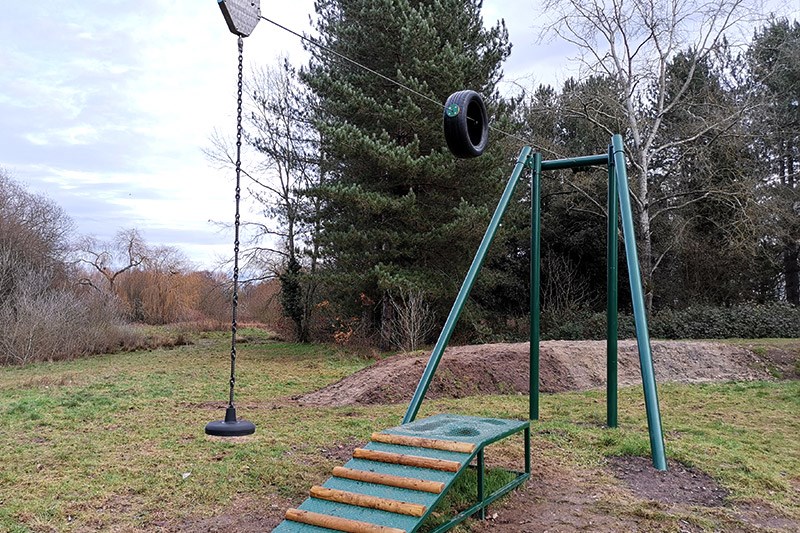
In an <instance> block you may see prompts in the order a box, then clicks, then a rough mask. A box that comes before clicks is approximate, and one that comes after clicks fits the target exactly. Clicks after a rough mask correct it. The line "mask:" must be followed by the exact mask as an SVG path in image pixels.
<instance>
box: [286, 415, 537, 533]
mask: <svg viewBox="0 0 800 533" xmlns="http://www.w3.org/2000/svg"><path fill="white" fill-rule="evenodd" d="M520 432H523V433H524V438H525V452H526V458H525V472H518V473H516V477H515V479H514V480H513V481H512V482H510V483H508V484H507V485H506V486H504V487H502V488H501V489H499V490H497V491H495V492H494V493H493V494H491V495H489V496H484V491H483V478H484V475H483V473H484V461H483V450H484V448H485V447H486V446H487V445H489V444H492V443H494V442H497V441H498V440H501V439H503V438H505V437H508V436H511V435H513V434H515V433H520ZM529 457H530V425H529V423H528V422H527V421H526V422H520V421H516V420H501V419H496V418H478V417H469V416H458V415H447V414H442V415H436V416H433V417H430V418H425V419H421V420H417V421H414V422H411V423H409V424H404V425H402V426H397V427H395V428H390V429H387V430H386V431H384V432H381V433H373V434H372V437H371V441H370V442H369V443H368V444H367V445H366V446H365V447H364V448H357V449H356V450H355V451H354V453H353V459H351V460H350V461H349V462H347V463H346V464H345V465H344V466H339V467H336V468H334V469H333V472H332V477H331V478H330V479H328V480H327V481H326V482H325V483H324V484H323V485H322V486H314V487H312V488H311V491H310V497H309V498H308V499H307V500H305V501H304V502H303V503H302V504H301V505H300V506H299V507H298V508H297V509H289V510H288V511H287V512H286V519H285V520H284V521H283V522H281V523H280V524H279V525H278V527H277V528H275V529H274V531H275V532H277V533H290V532H292V533H293V532H308V533H311V532H335V531H346V532H352V533H378V532H381V533H410V532H413V531H417V529H418V528H419V527H420V526H421V525H422V523H423V522H424V520H425V519H426V518H427V517H428V515H429V514H430V513H431V511H432V510H433V508H434V507H435V506H436V504H438V503H439V502H440V501H441V500H442V498H444V496H445V494H446V493H447V490H448V489H449V488H450V487H451V486H452V485H453V483H454V482H455V480H456V479H458V477H459V476H460V475H461V474H462V473H463V472H465V471H466V469H467V468H468V467H469V465H470V464H471V463H472V462H473V460H475V459H477V465H476V468H477V469H478V494H477V503H476V504H475V505H473V506H472V507H470V508H469V509H467V510H466V511H464V512H462V513H460V514H459V515H457V516H456V517H454V518H453V519H452V520H451V521H450V522H448V523H447V524H445V525H444V526H440V527H439V528H437V529H436V531H446V530H447V529H449V528H451V527H453V526H454V525H456V524H457V523H459V522H461V521H463V520H465V519H466V518H467V517H469V516H470V515H472V514H474V513H476V512H478V511H482V510H483V509H484V508H485V507H486V506H487V505H488V504H489V503H491V502H492V501H494V500H495V499H497V498H499V497H500V496H502V495H503V494H505V493H507V492H508V491H510V490H512V489H513V488H515V487H517V486H518V485H520V484H521V483H523V482H524V481H525V480H526V479H528V477H529V475H530V460H529Z"/></svg>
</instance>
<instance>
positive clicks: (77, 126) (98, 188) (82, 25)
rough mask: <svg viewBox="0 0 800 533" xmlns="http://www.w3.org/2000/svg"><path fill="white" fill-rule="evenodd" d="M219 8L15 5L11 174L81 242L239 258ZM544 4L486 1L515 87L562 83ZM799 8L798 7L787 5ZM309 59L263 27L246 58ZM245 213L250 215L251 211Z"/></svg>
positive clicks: (228, 61) (4, 114) (204, 3)
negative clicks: (547, 38) (507, 52)
mask: <svg viewBox="0 0 800 533" xmlns="http://www.w3.org/2000/svg"><path fill="white" fill-rule="evenodd" d="M216 4H217V3H216V1H215V0H137V1H136V2H131V1H129V0H84V1H80V2H75V1H68V0H46V1H22V2H7V3H6V5H4V6H3V9H2V15H0V166H2V167H4V168H5V169H6V170H9V171H10V172H11V173H12V175H13V176H14V177H15V178H16V179H17V180H18V181H20V182H21V183H22V184H24V185H25V186H27V187H28V188H29V189H30V190H33V191H36V192H42V193H45V194H47V195H48V196H49V197H50V198H52V199H53V200H55V201H56V203H58V204H59V205H61V206H62V207H63V208H64V209H65V210H66V211H67V213H68V214H69V215H70V216H71V217H72V219H73V220H74V221H75V223H76V225H77V230H78V232H79V233H80V234H83V235H95V236H97V237H99V238H101V239H110V238H111V237H112V236H113V234H114V233H116V231H118V230H119V229H122V228H131V227H135V228H138V229H139V230H140V231H141V232H142V234H143V236H144V237H145V239H146V240H147V242H149V243H151V244H166V245H171V246H175V247H178V248H180V249H181V250H182V251H183V252H184V253H185V254H186V255H187V256H188V257H189V258H190V259H191V260H192V261H193V262H194V263H195V266H197V267H198V268H210V267H213V266H214V265H215V264H216V262H217V258H220V257H224V256H230V255H231V253H232V244H231V243H230V241H231V232H229V231H225V230H220V229H219V228H218V226H216V225H215V224H212V223H211V222H210V221H221V222H229V221H231V220H232V218H233V175H232V173H231V172H226V171H221V170H218V169H215V168H213V166H212V165H210V164H209V163H208V161H207V160H206V158H205V156H204V155H203V152H202V150H203V148H208V147H209V146H210V143H209V137H210V136H211V134H212V133H213V131H214V130H215V129H217V130H219V131H220V132H222V133H224V134H232V133H233V132H234V131H235V130H234V128H235V106H236V103H235V83H236V80H235V76H236V38H235V36H233V35H232V34H230V33H229V32H228V30H227V27H226V25H225V22H224V19H223V17H222V15H221V13H220V10H219V7H218V6H217V5H216ZM261 4H262V13H263V14H264V15H265V16H268V17H269V18H272V19H274V20H276V21H278V22H281V23H282V24H284V25H286V26H288V27H290V28H292V29H294V30H296V31H299V32H308V31H309V18H308V17H309V14H310V13H311V12H312V11H313V1H312V0H294V1H292V2H276V1H272V0H261ZM537 4H538V1H537V0H485V1H484V19H485V20H486V22H487V24H488V23H493V22H494V21H496V20H497V19H499V18H504V19H505V20H506V23H507V25H508V28H509V34H510V38H511V41H512V43H513V44H514V48H513V52H512V56H511V59H510V60H509V62H508V63H507V64H506V66H505V71H506V74H507V75H506V78H507V79H508V80H509V81H513V80H516V79H518V78H524V77H526V76H528V75H530V74H531V73H532V72H538V73H539V75H537V76H536V80H537V81H545V82H550V81H555V82H559V81H563V79H564V78H565V77H566V76H567V75H568V74H567V71H565V70H564V65H565V62H566V55H567V54H568V51H567V50H565V49H564V48H563V47H560V46H558V45H556V44H549V45H544V44H537V36H538V30H537V29H536V28H535V27H534V24H536V23H537V22H539V21H541V17H540V16H538V15H537V13H536V12H535V5H537ZM788 4H790V7H791V9H792V10H793V11H794V12H800V0H789V2H788ZM280 53H288V54H289V57H290V59H291V60H292V61H293V62H295V63H296V64H298V65H299V64H302V63H303V62H304V61H305V56H304V54H303V52H302V47H301V46H300V43H299V42H298V39H297V38H295V37H293V36H291V35H289V34H288V33H285V32H282V31H281V30H278V29H276V28H274V27H273V26H271V25H269V24H267V23H266V22H263V21H262V22H261V23H260V24H259V26H258V27H257V28H256V30H255V31H254V32H253V34H252V35H251V36H250V37H248V38H247V39H246V40H245V63H246V64H248V65H250V64H264V63H272V62H274V59H275V57H276V56H278V54H280ZM243 216H247V214H246V213H245V214H244V215H243Z"/></svg>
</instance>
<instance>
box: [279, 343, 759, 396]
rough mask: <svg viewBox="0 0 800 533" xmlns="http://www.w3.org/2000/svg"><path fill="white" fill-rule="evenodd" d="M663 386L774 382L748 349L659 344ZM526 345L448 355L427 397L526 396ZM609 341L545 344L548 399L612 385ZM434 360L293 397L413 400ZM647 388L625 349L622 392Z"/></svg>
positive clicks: (543, 376)
mask: <svg viewBox="0 0 800 533" xmlns="http://www.w3.org/2000/svg"><path fill="white" fill-rule="evenodd" d="M652 350H653V361H654V363H655V370H656V379H657V380H658V381H659V382H665V381H673V382H682V383H698V382H710V381H734V380H740V381H749V380H757V379H770V374H769V373H768V372H767V370H766V368H765V365H764V364H763V363H762V362H761V361H760V359H759V358H758V357H757V356H756V355H755V354H754V353H753V352H750V351H749V350H745V349H743V348H738V347H734V346H730V345H727V344H722V343H714V342H691V341H653V343H652ZM528 351H529V350H528V343H518V344H484V345H480V346H456V347H453V348H448V349H447V350H446V351H445V353H444V356H443V357H442V360H441V362H440V364H439V368H438V369H437V371H436V374H435V376H434V379H433V381H432V383H431V385H430V388H429V389H428V393H427V396H426V397H427V398H462V397H464V396H474V395H479V394H527V393H528V357H529V355H528ZM605 352H606V344H605V341H546V342H543V343H542V344H541V348H540V353H541V356H540V365H539V366H540V371H539V372H540V387H541V390H542V392H562V391H567V390H587V389H596V388H602V387H604V386H605V382H606V354H605ZM428 356H429V354H424V355H415V354H411V355H397V356H394V357H390V358H388V359H384V360H383V361H379V362H378V363H375V364H374V365H372V366H369V367H367V368H365V369H363V370H360V371H359V372H356V373H355V374H353V375H351V376H348V377H346V378H345V379H343V380H341V381H339V382H337V383H334V384H332V385H329V386H328V387H325V388H324V389H320V390H318V391H315V392H312V393H309V394H306V395H303V396H299V397H297V398H295V399H296V400H297V401H298V402H299V403H300V404H302V405H312V406H314V405H327V406H339V405H352V404H378V403H399V402H406V401H408V400H409V399H410V398H411V396H412V395H413V393H414V389H415V388H416V386H417V383H418V382H419V378H420V376H422V372H423V370H424V369H425V365H426V363H427V362H428ZM638 383H641V375H640V373H639V354H638V351H637V349H636V341H633V340H628V341H620V343H619V384H620V386H626V385H636V384H638Z"/></svg>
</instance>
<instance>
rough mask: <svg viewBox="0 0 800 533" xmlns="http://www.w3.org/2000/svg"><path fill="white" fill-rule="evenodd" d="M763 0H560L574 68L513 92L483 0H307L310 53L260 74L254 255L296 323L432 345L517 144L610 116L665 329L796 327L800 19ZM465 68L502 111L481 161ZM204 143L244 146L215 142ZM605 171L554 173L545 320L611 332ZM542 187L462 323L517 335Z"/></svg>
mask: <svg viewBox="0 0 800 533" xmlns="http://www.w3.org/2000/svg"><path fill="white" fill-rule="evenodd" d="M757 8H758V6H757V5H756V4H755V3H748V2H743V1H739V0H735V1H729V0H714V2H711V3H703V4H702V5H701V4H700V3H694V2H688V3H686V2H678V1H671V0H665V1H659V2H644V1H639V0H634V1H633V2H624V3H623V2H621V1H619V0H615V1H612V2H601V1H600V0H590V1H589V2H588V3H587V2H585V1H581V0H553V1H550V2H548V3H547V5H546V6H545V9H546V11H547V12H548V13H551V14H552V13H554V14H556V16H555V18H554V19H553V20H554V22H553V23H552V26H550V27H548V28H544V33H545V34H546V35H549V36H551V37H554V38H555V39H557V40H561V41H563V42H566V43H570V44H571V45H573V46H575V47H576V49H577V50H578V54H579V60H578V61H579V63H580V64H579V67H580V68H579V72H580V74H579V75H576V76H575V77H572V78H570V79H568V80H567V81H566V82H564V83H563V85H561V86H557V87H554V86H551V85H538V86H533V87H529V88H527V89H526V90H525V91H523V92H521V93H520V92H517V93H515V94H514V95H513V96H508V95H506V94H505V93H503V92H501V91H500V90H499V89H500V85H499V83H500V81H501V79H502V67H503V62H504V60H505V59H506V58H507V57H508V55H509V53H510V49H511V45H510V43H509V41H508V34H507V31H506V28H505V25H504V23H503V22H502V21H500V22H497V23H496V24H494V25H489V26H487V25H484V23H483V20H482V16H481V2H480V1H476V0H440V1H437V2H431V1H411V0H378V1H374V0H369V1H368V0H320V1H318V2H316V3H315V10H316V17H315V18H314V22H315V24H314V31H313V33H312V34H311V35H309V39H312V40H313V41H314V44H308V45H307V46H306V48H307V50H308V52H309V54H310V57H311V59H310V60H309V62H308V63H307V64H304V65H291V64H289V63H288V61H286V60H282V61H278V62H277V64H275V65H267V66H263V67H261V68H259V69H257V73H256V75H255V76H253V77H252V78H251V80H250V81H249V82H248V83H247V87H246V93H247V94H248V96H249V100H248V102H246V108H247V113H248V120H247V122H246V125H245V132H246V141H247V144H248V145H249V147H251V148H252V149H253V153H254V154H256V156H257V157H255V158H254V160H255V161H257V162H258V163H257V164H253V165H251V166H249V167H248V168H246V169H245V172H246V175H247V176H248V177H249V178H250V180H251V181H250V183H249V187H248V189H249V190H250V192H251V193H252V195H253V197H254V198H255V199H256V200H257V201H258V202H260V205H261V206H262V208H263V212H261V213H259V217H256V218H252V217H251V218H250V219H248V225H249V230H250V231H249V235H250V237H251V241H250V244H251V246H250V248H249V249H248V252H247V254H248V255H247V258H248V268H249V269H250V270H251V271H252V272H255V273H257V274H260V275H261V276H262V277H263V278H265V279H266V278H275V279H278V280H279V281H280V285H281V298H282V308H283V312H284V314H285V316H286V317H287V318H288V320H289V323H290V324H291V326H292V330H293V334H294V336H295V337H296V338H297V339H299V340H302V341H306V340H309V339H315V338H325V337H328V336H330V335H332V334H333V335H337V336H338V337H337V338H341V339H349V338H351V337H358V338H361V339H364V340H366V341H367V342H370V343H373V344H381V345H383V346H387V347H388V346H390V345H396V346H400V347H403V348H406V349H408V348H413V347H415V346H417V345H419V344H420V343H424V342H430V341H431V335H432V334H434V335H435V332H436V331H437V327H438V326H439V325H440V324H441V323H442V322H443V321H444V319H445V318H446V315H447V312H448V310H449V307H450V305H451V303H452V300H453V298H454V295H455V294H456V292H457V290H458V287H459V286H460V283H461V281H462V279H463V276H464V274H465V272H466V271H467V268H468V266H469V263H470V261H471V259H472V256H473V254H474V251H475V249H476V247H477V243H478V242H479V240H480V238H481V236H482V234H483V232H484V230H485V228H486V224H487V222H488V220H489V217H490V215H491V213H492V211H493V209H494V206H495V205H496V202H497V200H498V198H499V195H500V192H501V191H502V188H503V187H504V185H505V181H506V179H507V177H508V175H509V173H510V171H511V168H512V165H513V163H514V161H515V160H516V156H517V153H518V152H519V150H520V148H521V147H522V145H523V144H525V143H528V144H531V145H532V146H533V147H534V148H535V149H536V150H539V151H541V152H542V153H543V156H544V157H545V159H548V158H562V157H567V156H577V155H589V154H595V153H604V152H605V151H606V150H607V146H608V144H609V140H610V137H611V135H612V133H614V132H619V133H621V134H622V135H623V136H624V139H625V144H626V151H627V156H628V161H629V177H630V187H631V196H632V201H633V205H634V209H635V217H636V223H637V234H638V239H639V243H638V244H639V257H640V261H641V263H642V265H641V267H642V272H643V277H644V288H645V293H646V298H647V304H648V308H649V311H650V313H651V317H652V320H653V327H654V329H655V330H656V334H659V333H660V334H663V335H676V336H725V335H733V336H751V335H757V334H759V332H760V333H761V334H763V333H764V332H769V334H770V335H796V334H798V327H800V326H798V325H797V324H798V323H800V315H799V314H798V312H797V306H798V304H799V303H800V264H799V260H800V256H799V252H800V194H799V192H798V191H800V189H798V169H800V59H798V58H800V25H798V22H797V21H794V20H787V19H781V18H768V17H767V16H765V15H764V14H763V13H759V12H757ZM317 44H318V45H321V46H317ZM521 53H529V51H527V50H526V51H521ZM342 57H346V58H348V59H349V60H344V59H342ZM356 63H358V65H357V64H356ZM361 66H364V67H368V68H369V69H370V70H371V71H373V72H369V71H367V70H365V69H364V68H362V67H361ZM559 67H560V65H559V66H554V68H559ZM375 73H378V74H379V75H382V76H384V77H380V76H376V75H375ZM390 80H394V81H396V82H398V83H399V84H402V85H403V86H405V87H400V86H399V85H398V83H393V82H392V81H390ZM465 88H469V89H473V90H476V91H478V92H480V93H482V94H483V95H484V97H485V98H486V100H487V103H488V107H489V113H490V117H491V118H490V120H491V122H492V125H493V127H494V131H492V134H491V135H492V140H491V146H490V149H489V150H488V151H487V153H485V154H484V155H483V156H482V157H480V158H477V159H473V160H456V159H455V158H453V157H452V156H451V155H450V154H449V153H448V152H447V150H446V148H445V146H444V145H445V143H444V139H443V134H442V125H441V113H442V105H441V104H442V103H443V102H444V100H445V99H446V98H447V96H448V95H449V94H451V93H453V92H455V91H458V90H461V89H465ZM498 130H499V131H498ZM213 154H214V156H215V157H216V158H217V159H218V160H220V161H225V160H226V159H227V160H228V161H230V159H231V158H230V156H229V155H227V152H226V151H225V143H224V142H223V141H221V140H217V142H216V147H215V150H213ZM606 180H607V176H606V171H605V169H587V170H586V171H584V172H579V173H572V172H562V173H558V172H554V173H551V174H549V175H546V177H545V179H544V183H543V195H542V202H543V213H544V214H543V217H544V218H543V222H542V232H543V233H542V242H543V250H544V253H543V255H544V256H543V265H542V280H543V281H542V282H543V287H542V309H543V327H544V330H545V334H546V335H549V336H562V337H585V336H589V337H592V336H602V335H603V331H604V330H603V326H602V320H601V319H600V318H598V316H597V313H599V312H602V310H603V309H604V306H605V285H606V280H605V276H606V273H605V253H606V252H605V229H604V228H605V225H606ZM529 204H530V186H529V184H527V185H526V184H523V185H521V186H520V187H519V189H518V191H517V197H516V201H515V203H514V205H513V206H512V208H511V210H510V213H509V214H508V215H507V218H506V220H505V222H504V224H503V226H502V229H501V232H500V234H499V235H498V237H497V239H496V241H495V243H494V245H493V249H492V253H491V256H490V257H489V259H488V260H487V263H486V264H485V266H484V269H483V272H482V274H481V276H480V278H479V280H478V283H477V286H476V288H475V290H474V291H473V296H472V299H471V302H470V304H469V306H468V307H467V309H466V311H465V313H464V315H463V316H462V319H461V329H460V331H459V333H458V335H459V336H460V338H461V339H462V340H466V341H485V340H493V339H512V338H524V336H525V333H526V331H527V323H528V322H527V321H528V316H527V314H528V308H529V301H528V287H529V281H528V279H529V273H528V265H529V248H530V245H529V239H530V207H529ZM620 275H621V277H622V283H620V287H621V289H622V291H623V292H625V291H626V290H627V288H626V285H627V284H626V283H625V281H624V280H625V276H627V273H626V272H625V271H624V270H623V271H622V272H621V273H620ZM628 299H629V296H628V295H627V294H623V295H622V300H623V301H622V308H623V309H625V308H626V306H627V307H629V301H628ZM601 316H602V315H601ZM698 321H705V322H706V323H708V324H712V323H713V324H716V325H717V326H714V327H711V326H709V328H708V329H703V328H699V330H698V328H697V322H698ZM623 322H624V321H623ZM690 323H691V325H687V324H690ZM723 326H724V327H723Z"/></svg>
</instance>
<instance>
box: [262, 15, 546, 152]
mask: <svg viewBox="0 0 800 533" xmlns="http://www.w3.org/2000/svg"><path fill="white" fill-rule="evenodd" d="M260 17H261V20H265V21H267V22H269V23H270V24H272V25H273V26H276V27H278V28H280V29H282V30H284V31H286V32H289V33H291V34H292V35H294V36H295V37H298V38H300V39H301V40H303V41H305V42H307V43H309V44H312V45H314V46H316V47H317V48H319V49H320V50H323V51H325V52H328V53H329V54H332V55H334V56H336V57H338V58H339V59H342V60H343V61H347V62H348V63H350V64H352V65H355V66H356V67H358V68H360V69H362V70H364V71H366V72H369V73H370V74H374V75H375V76H377V77H379V78H381V79H382V80H384V81H388V82H389V83H391V84H393V85H396V86H398V87H400V88H401V89H403V90H405V91H408V92H409V93H411V94H413V95H415V96H418V97H420V98H422V99H424V100H427V101H428V102H431V103H432V104H433V105H435V106H438V107H440V108H442V109H444V108H445V105H444V104H443V103H441V102H439V101H437V100H435V99H433V98H431V97H430V96H428V95H426V94H423V93H421V92H419V91H416V90H414V89H412V88H411V87H409V86H407V85H403V84H402V83H400V82H399V81H397V80H394V79H392V78H390V77H388V76H386V75H384V74H381V73H380V72H378V71H376V70H374V69H371V68H369V67H368V66H366V65H363V64H361V63H359V62H358V61H356V60H355V59H350V58H349V57H347V56H346V55H344V54H342V53H340V52H337V51H336V50H333V49H331V48H328V47H327V46H325V45H323V44H320V43H318V42H317V41H315V40H314V39H311V38H310V37H306V36H305V35H303V34H302V33H298V32H296V31H294V30H292V29H290V28H287V27H286V26H284V25H283V24H280V23H278V22H275V21H274V20H271V19H269V18H267V17H265V16H264V15H260ZM489 129H490V130H492V131H496V132H497V133H499V134H501V135H505V136H506V137H509V138H511V139H514V140H517V141H519V142H521V143H522V144H526V145H532V144H533V143H531V142H529V141H527V140H525V139H523V138H521V137H518V136H516V135H514V134H513V133H508V132H507V131H503V130H501V129H500V128H497V127H495V126H492V125H489ZM542 150H547V149H546V148H542ZM547 151H548V152H550V153H552V154H554V155H558V154H556V153H555V152H553V151H552V150H547Z"/></svg>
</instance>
